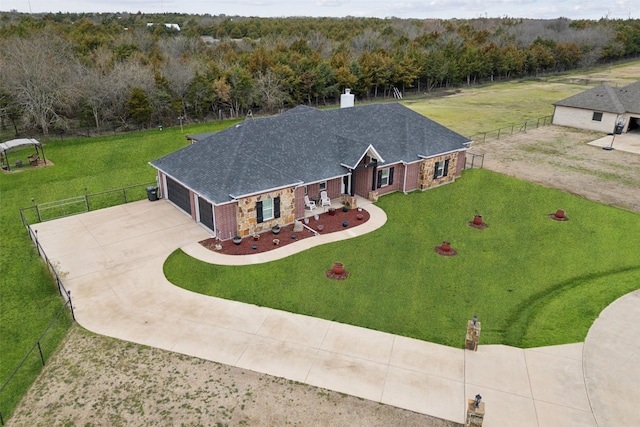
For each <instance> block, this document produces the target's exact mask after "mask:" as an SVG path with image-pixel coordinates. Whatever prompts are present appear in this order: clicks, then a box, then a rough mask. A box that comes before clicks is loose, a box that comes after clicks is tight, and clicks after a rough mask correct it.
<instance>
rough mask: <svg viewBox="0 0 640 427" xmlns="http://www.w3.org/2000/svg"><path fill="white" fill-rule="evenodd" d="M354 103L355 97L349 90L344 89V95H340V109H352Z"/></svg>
mask: <svg viewBox="0 0 640 427" xmlns="http://www.w3.org/2000/svg"><path fill="white" fill-rule="evenodd" d="M354 103H355V96H353V94H352V93H351V89H345V90H344V93H343V94H342V95H340V108H348V107H353V105H354Z"/></svg>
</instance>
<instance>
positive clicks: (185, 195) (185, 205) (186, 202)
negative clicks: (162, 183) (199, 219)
mask: <svg viewBox="0 0 640 427" xmlns="http://www.w3.org/2000/svg"><path fill="white" fill-rule="evenodd" d="M167 198H168V199H169V200H170V201H172V202H173V203H174V204H175V205H176V206H178V207H179V208H180V209H182V210H183V211H185V212H186V213H188V214H189V215H191V201H190V198H189V190H187V189H186V188H184V187H183V186H182V185H180V184H178V183H177V182H176V181H174V180H173V179H171V178H169V177H167Z"/></svg>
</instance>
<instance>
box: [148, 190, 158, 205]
mask: <svg viewBox="0 0 640 427" xmlns="http://www.w3.org/2000/svg"><path fill="white" fill-rule="evenodd" d="M147 198H148V199H149V201H150V202H153V201H155V200H158V187H147Z"/></svg>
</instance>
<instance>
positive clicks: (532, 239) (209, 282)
mask: <svg viewBox="0 0 640 427" xmlns="http://www.w3.org/2000/svg"><path fill="white" fill-rule="evenodd" d="M378 205H379V206H380V207H381V208H382V209H384V210H385V212H386V213H387V215H388V222H387V224H385V225H384V226H383V227H382V228H381V229H379V230H377V231H375V232H373V233H370V234H367V235H364V236H361V237H358V238H355V239H350V240H346V241H341V242H337V243H333V244H331V245H323V246H319V247H316V248H312V249H310V250H307V251H304V252H302V253H300V254H297V255H294V256H290V257H287V258H286V259H283V260H279V261H275V262H270V263H267V264H258V265H253V266H244V267H230V266H217V265H209V264H206V263H203V262H200V261H197V260H194V259H192V258H190V257H188V256H187V255H186V254H184V253H183V252H182V251H180V250H178V251H176V252H175V253H174V254H172V256H171V257H170V258H169V259H168V260H167V262H166V263H165V275H166V276H167V277H168V278H169V280H170V281H171V282H173V283H174V284H176V285H178V286H181V287H183V288H186V289H188V290H191V291H194V292H200V293H203V294H206V295H212V296H218V297H222V298H227V299H232V300H237V301H243V302H247V303H251V304H256V305H259V306H267V307H273V308H277V309H281V310H285V311H291V312H296V313H301V314H306V315H310V316H314V317H320V318H324V319H329V320H335V321H338V322H342V323H349V324H354V325H358V326H364V327H367V328H371V329H376V330H381V331H386V332H390V333H394V334H399V335H405V336H409V337H413V338H418V339H421V340H426V341H432V342H437V343H441V344H445V345H449V346H454V347H460V346H462V345H463V343H464V327H465V325H466V320H467V319H469V318H471V317H472V316H473V315H474V314H477V315H478V316H479V318H480V320H481V321H482V322H483V329H482V342H483V343H485V344H488V343H493V344H507V345H513V346H518V347H538V346H545V345H555V344H564V343H571V342H579V341H582V340H584V338H585V336H586V333H587V331H588V328H589V326H590V325H591V323H592V322H593V320H594V319H595V318H596V317H597V316H598V314H599V313H600V311H601V310H602V309H603V308H604V307H605V306H606V305H608V304H609V303H610V302H611V301H613V300H615V299H616V298H617V297H619V296H621V295H624V294H625V293H628V292H630V291H632V290H634V289H637V288H638V287H639V286H640V285H639V283H640V261H639V260H640V256H639V255H640V253H639V251H638V248H637V247H636V245H635V243H634V242H637V241H638V239H640V216H639V215H637V214H634V213H630V212H626V211H623V210H619V209H615V208H611V207H607V206H603V205H601V204H598V203H594V202H590V201H588V200H585V199H582V198H580V197H576V196H573V195H569V194H567V193H564V192H561V191H558V190H553V189H548V188H545V187H542V186H539V185H535V184H531V183H528V182H524V181H520V180H517V179H514V178H510V177H506V176H502V175H499V174H495V173H492V172H489V171H485V170H470V171H465V172H464V174H463V177H462V178H461V179H459V180H458V181H456V182H455V183H453V184H449V185H445V186H442V187H439V188H436V189H431V190H429V191H426V192H413V193H410V194H408V195H404V194H401V193H395V194H392V195H388V196H385V197H382V198H381V199H380V200H379V202H378ZM559 208H562V209H565V210H566V211H567V216H569V217H570V220H569V221H566V222H557V221H553V220H551V219H549V218H548V214H549V213H553V212H555V211H556V210H557V209H559ZM475 212H479V213H481V214H482V215H483V216H484V218H485V221H486V222H487V223H488V224H489V227H488V228H487V229H485V230H476V229H473V228H471V227H469V226H468V225H467V222H468V221H470V220H471V219H472V218H473V215H474V213H475ZM602 218H606V219H607V220H606V221H603V220H598V219H602ZM443 240H448V241H450V242H451V243H452V246H453V247H454V248H455V249H456V250H457V251H458V255H457V256H455V257H442V256H440V255H438V254H436V253H435V251H434V247H435V246H436V245H438V244H440V243H441V242H442V241H443ZM333 261H342V262H344V264H345V267H346V268H347V270H349V272H350V273H351V276H350V277H349V279H347V280H346V281H344V282H342V281H332V280H330V279H327V278H326V277H325V275H324V271H325V270H326V269H328V268H330V267H331V265H332V263H333Z"/></svg>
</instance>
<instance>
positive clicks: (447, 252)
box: [433, 246, 458, 256]
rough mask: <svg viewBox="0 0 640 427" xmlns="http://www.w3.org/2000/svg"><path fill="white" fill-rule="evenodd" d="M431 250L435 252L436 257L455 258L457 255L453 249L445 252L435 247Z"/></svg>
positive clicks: (440, 247) (439, 247)
mask: <svg viewBox="0 0 640 427" xmlns="http://www.w3.org/2000/svg"><path fill="white" fill-rule="evenodd" d="M433 249H434V250H435V251H436V253H437V254H438V255H442V256H456V255H458V251H456V250H455V249H453V248H451V249H449V250H448V251H445V250H444V249H442V246H436V247H435V248H433Z"/></svg>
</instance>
